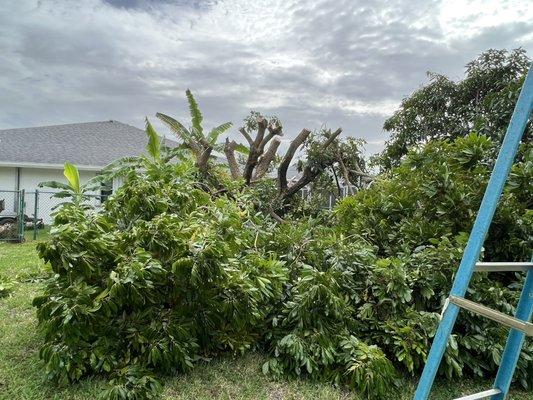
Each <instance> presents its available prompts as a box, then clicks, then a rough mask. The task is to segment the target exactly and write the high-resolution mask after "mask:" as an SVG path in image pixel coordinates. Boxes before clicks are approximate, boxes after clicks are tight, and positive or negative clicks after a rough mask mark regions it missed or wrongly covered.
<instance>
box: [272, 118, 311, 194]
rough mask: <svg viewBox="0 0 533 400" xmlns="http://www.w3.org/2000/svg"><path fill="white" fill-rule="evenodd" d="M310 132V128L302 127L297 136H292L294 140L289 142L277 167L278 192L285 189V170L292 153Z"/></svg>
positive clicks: (282, 191) (292, 155) (287, 167)
mask: <svg viewBox="0 0 533 400" xmlns="http://www.w3.org/2000/svg"><path fill="white" fill-rule="evenodd" d="M310 134H311V131H310V130H308V129H305V128H304V129H302V131H301V132H300V133H299V134H298V136H296V138H294V140H293V141H292V142H291V144H290V145H289V149H288V150H287V153H285V157H283V160H281V164H280V165H279V168H278V190H279V192H280V193H284V192H285V191H287V187H288V184H287V170H288V169H289V165H290V163H291V161H292V159H293V157H294V154H296V150H298V148H299V147H300V146H301V145H302V144H303V143H304V142H305V141H306V140H307V138H308V137H309V135H310Z"/></svg>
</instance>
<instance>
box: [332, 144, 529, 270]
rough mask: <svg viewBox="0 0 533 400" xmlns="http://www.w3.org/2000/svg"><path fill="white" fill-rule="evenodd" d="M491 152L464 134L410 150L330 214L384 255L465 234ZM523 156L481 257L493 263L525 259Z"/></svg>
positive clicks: (526, 210)
mask: <svg viewBox="0 0 533 400" xmlns="http://www.w3.org/2000/svg"><path fill="white" fill-rule="evenodd" d="M492 146H493V145H492V142H491V140H490V139H488V138H487V137H485V136H480V135H476V134H470V135H468V136H466V137H464V138H459V139H457V140H455V141H453V142H451V141H434V142H430V143H428V144H427V145H426V146H425V147H424V148H422V149H420V150H413V151H411V152H410V153H409V154H408V156H407V157H406V159H405V162H404V163H402V165H401V166H400V167H398V168H395V169H393V170H392V171H390V172H389V173H388V174H387V175H385V176H384V177H383V178H381V179H378V180H377V181H376V182H374V184H373V185H372V187H371V188H370V189H368V190H365V191H362V192H360V193H358V194H357V195H355V196H354V197H350V198H347V199H346V200H344V201H342V202H341V204H340V205H339V206H338V208H337V209H336V211H335V213H336V215H337V217H338V221H339V223H340V224H341V225H342V226H343V228H344V229H345V230H346V231H347V232H356V233H358V234H360V235H362V236H364V237H365V238H366V239H367V240H370V241H371V242H372V243H373V244H375V245H376V246H378V248H379V253H380V254H383V255H385V256H393V255H396V254H398V253H402V252H410V251H412V249H414V248H416V247H417V246H422V245H427V244H429V243H430V240H431V239H433V238H440V237H442V236H450V235H451V236H455V235H458V234H459V233H461V232H469V231H470V228H471V226H472V224H473V222H474V217H475V214H476V212H477V210H478V207H479V204H480V203H481V198H482V195H483V189H484V188H485V187H486V184H487V181H488V177H489V175H490V171H491V170H492V156H491V151H490V149H491V148H492ZM524 150H527V148H526V147H524ZM525 152H526V153H527V154H528V156H527V157H528V158H527V159H525V160H524V161H522V162H519V163H518V164H517V165H516V166H515V168H514V169H513V175H512V177H511V180H510V184H509V185H508V188H507V190H506V192H505V194H504V196H503V198H502V200H501V202H500V207H499V208H498V211H497V213H496V215H495V218H494V220H493V223H492V226H491V229H490V233H489V235H488V238H487V242H486V247H485V253H486V256H487V258H489V259H491V260H502V261H503V260H507V261H509V260H524V259H528V258H529V256H530V255H529V251H530V248H531V236H530V226H531V225H529V226H528V221H531V211H530V210H529V208H528V207H529V206H530V205H529V203H530V197H531V196H530V195H528V193H530V188H529V187H528V184H527V183H526V181H527V178H528V176H529V175H528V174H531V161H530V159H529V157H530V155H529V154H530V151H525ZM526 198H527V199H528V200H527V201H524V200H525V199H526ZM528 232H529V233H528Z"/></svg>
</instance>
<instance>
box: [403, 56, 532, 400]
mask: <svg viewBox="0 0 533 400" xmlns="http://www.w3.org/2000/svg"><path fill="white" fill-rule="evenodd" d="M532 110H533V63H532V64H531V65H530V67H529V72H528V74H527V76H526V79H525V81H524V85H523V86H522V91H521V92H520V96H519V98H518V102H517V103H516V106H515V109H514V112H513V116H512V117H511V122H510V123H509V126H508V127H507V132H506V134H505V138H504V139H503V143H502V147H501V149H500V153H499V154H498V159H497V160H496V164H495V165H494V169H493V171H492V174H491V176H490V179H489V183H488V185H487V189H486V190H485V195H484V196H483V200H482V201H481V205H480V207H479V212H478V215H477V217H476V220H475V222H474V226H473V227H472V231H471V232H470V237H469V239H468V243H467V245H466V247H465V250H464V253H463V258H462V260H461V264H460V265H459V270H458V271H457V274H456V276H455V280H454V282H453V286H452V289H451V292H450V296H449V297H448V299H447V300H446V302H445V304H444V307H443V310H442V314H441V321H440V324H439V327H438V329H437V333H436V334H435V339H434V340H433V344H432V346H431V350H430V352H429V355H428V358H427V361H426V366H425V367H424V371H423V372H422V377H421V378H420V381H419V383H418V387H417V389H416V392H415V395H414V398H413V399H414V400H426V399H427V398H428V396H429V392H430V391H431V387H432V386H433V381H434V379H435V375H436V374H437V370H438V369H439V365H440V363H441V360H442V356H443V355H444V351H445V350H446V345H447V343H448V339H449V338H450V334H451V333H452V330H453V326H454V325H455V320H456V319H457V315H458V314H459V309H460V308H464V309H466V310H469V311H471V312H475V313H477V314H480V315H482V316H484V317H487V318H489V319H492V320H494V321H496V322H499V323H500V324H503V325H506V326H508V327H510V328H511V331H510V333H509V337H508V338H507V344H506V345H505V350H504V352H503V355H502V359H501V363H500V367H499V369H498V374H497V375H496V380H495V382H494V385H493V387H492V389H490V390H486V391H484V392H481V393H476V394H472V395H469V396H464V397H461V398H459V399H456V400H475V399H484V398H489V397H490V398H491V399H492V400H503V399H505V397H506V396H507V393H508V392H509V386H510V385H511V380H512V377H513V374H514V370H515V367H516V363H517V361H518V357H519V355H520V351H521V349H522V345H523V343H524V338H525V336H526V335H527V336H533V324H531V323H530V322H529V321H530V320H531V314H532V312H533V259H532V260H531V262H524V263H479V262H477V260H478V259H479V254H480V252H481V247H482V246H483V242H484V240H485V236H486V235H487V232H488V230H489V227H490V224H491V222H492V218H493V216H494V212H495V210H496V207H497V205H498V201H499V199H500V196H501V194H502V191H503V187H504V185H505V182H506V180H507V177H508V176H509V171H510V170H511V167H512V165H513V161H514V158H515V156H516V153H517V151H518V146H519V145H520V140H521V139H522V135H523V133H524V130H525V127H526V124H527V121H528V119H529V116H530V115H531V113H532ZM474 271H480V272H493V271H494V272H496V271H500V272H501V271H527V275H526V281H525V284H524V287H523V289H522V294H521V295H520V300H519V302H518V306H517V308H516V312H515V317H511V316H509V315H506V314H503V313H501V312H499V311H495V310H492V309H490V308H488V307H485V306H482V305H480V304H477V303H474V302H472V301H470V300H466V299H465V298H464V296H465V293H466V290H467V289H468V284H469V282H470V279H471V277H472V274H473V273H474Z"/></svg>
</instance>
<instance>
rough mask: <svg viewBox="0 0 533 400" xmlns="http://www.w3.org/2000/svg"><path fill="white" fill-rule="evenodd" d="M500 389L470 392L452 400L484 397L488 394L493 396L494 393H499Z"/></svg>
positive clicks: (470, 399)
mask: <svg viewBox="0 0 533 400" xmlns="http://www.w3.org/2000/svg"><path fill="white" fill-rule="evenodd" d="M501 392H502V391H501V390H500V389H490V390H485V391H484V392H479V393H474V394H470V395H468V396H463V397H458V398H456V399H454V400H476V399H484V398H487V397H489V396H494V395H495V394H500V393H501Z"/></svg>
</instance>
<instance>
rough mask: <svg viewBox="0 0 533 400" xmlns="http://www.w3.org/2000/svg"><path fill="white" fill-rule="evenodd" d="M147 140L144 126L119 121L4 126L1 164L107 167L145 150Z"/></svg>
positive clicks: (0, 141) (0, 132) (0, 146)
mask: <svg viewBox="0 0 533 400" xmlns="http://www.w3.org/2000/svg"><path fill="white" fill-rule="evenodd" d="M146 142H147V139H146V134H145V132H144V131H143V130H141V129H138V128H135V127H133V126H130V125H126V124H123V123H121V122H118V121H102V122H86V123H79V124H66V125H53V126H40V127H34V128H19V129H4V130H0V164H1V163H10V164H11V163H12V164H17V163H20V164H25V163H26V164H34V163H37V164H63V163H64V162H65V161H68V162H71V163H73V164H76V165H80V166H91V167H103V166H105V165H107V164H109V163H110V162H112V161H114V160H116V159H117V158H121V157H127V156H136V155H140V154H142V153H144V151H145V148H146ZM169 142H170V141H169ZM167 144H170V145H171V143H167Z"/></svg>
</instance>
